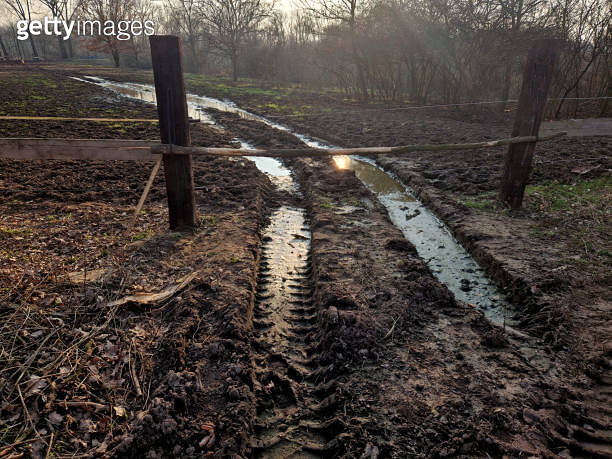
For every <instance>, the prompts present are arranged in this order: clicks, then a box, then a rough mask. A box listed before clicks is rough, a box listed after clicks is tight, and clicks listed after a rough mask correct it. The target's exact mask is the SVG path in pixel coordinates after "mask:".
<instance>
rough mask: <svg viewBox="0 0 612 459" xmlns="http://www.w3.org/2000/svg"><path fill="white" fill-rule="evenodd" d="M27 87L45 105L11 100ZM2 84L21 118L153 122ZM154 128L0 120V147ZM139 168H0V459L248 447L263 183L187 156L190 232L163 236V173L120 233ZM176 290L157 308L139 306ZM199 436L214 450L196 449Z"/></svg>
mask: <svg viewBox="0 0 612 459" xmlns="http://www.w3.org/2000/svg"><path fill="white" fill-rule="evenodd" d="M28 78H32V79H33V80H34V79H36V80H43V81H47V82H50V85H53V86H57V87H51V86H49V89H47V90H46V93H45V99H44V100H43V99H37V98H29V97H26V94H25V93H24V94H21V95H19V88H20V84H21V82H22V81H24V80H26V79H28ZM0 85H2V95H3V103H2V104H0V107H1V109H2V110H3V112H5V113H10V114H15V113H14V111H13V108H12V105H14V103H15V102H16V101H18V100H20V97H22V98H23V97H25V101H26V102H27V104H26V105H27V106H28V113H30V114H41V113H45V114H47V115H51V116H66V115H65V114H63V113H60V112H59V111H55V112H54V111H53V106H52V104H51V103H49V102H48V101H47V99H46V98H49V99H51V100H53V99H55V101H62V100H65V101H66V102H65V104H62V107H64V106H65V107H66V108H67V109H68V110H71V111H73V112H74V114H80V115H85V116H88V117H91V116H93V115H92V113H95V112H96V110H92V112H89V111H88V108H92V109H93V108H96V107H100V108H104V110H105V111H107V113H105V114H104V116H105V117H123V116H127V115H129V116H130V117H138V118H144V117H149V116H152V115H154V113H153V112H154V110H152V109H151V107H150V106H148V105H143V104H140V103H137V102H133V103H132V102H121V103H119V102H118V101H117V100H116V99H115V100H113V98H112V94H109V93H108V92H106V91H103V90H100V89H98V88H94V89H93V90H92V88H91V85H88V84H84V83H78V82H73V81H71V80H67V79H64V78H62V77H58V76H54V75H51V76H49V75H48V74H46V73H42V74H39V73H36V72H21V71H19V72H17V73H7V72H6V71H5V70H4V69H1V70H0ZM35 87H36V88H37V87H38V84H37V85H35ZM73 87H76V89H75V90H74V92H70V91H71V89H70V88H73ZM64 91H67V92H64ZM34 94H36V92H35V91H34ZM64 94H67V95H68V97H67V98H64ZM5 97H6V98H5ZM41 97H42V96H41ZM6 100H8V101H9V102H10V105H11V106H9V107H8V108H7V106H6V105H5V104H4V102H5V101H6ZM39 101H40V106H39V107H38V108H37V104H39ZM17 114H23V112H18V113H17ZM155 129H156V126H154V125H153V126H151V125H146V126H145V127H143V126H142V125H139V126H136V125H134V126H132V125H126V124H119V125H118V126H116V127H114V128H113V127H110V128H109V126H108V125H105V124H101V123H89V122H66V123H55V122H52V123H43V122H22V121H15V122H13V121H2V134H0V135H2V136H31V137H59V136H61V137H93V138H118V137H119V138H145V139H154V138H156V137H157V133H156V131H155ZM119 130H121V132H119ZM194 131H195V132H194ZM192 133H195V135H194V138H198V137H199V138H201V139H204V140H203V141H204V142H205V144H207V145H208V144H210V143H209V142H213V143H214V144H217V145H219V146H223V145H233V144H234V143H233V142H232V140H231V137H229V136H228V135H227V134H225V133H222V132H220V131H219V130H217V129H216V128H213V127H205V126H196V127H194V128H193V129H192ZM152 167H153V164H152V163H146V162H143V163H137V162H128V161H116V162H110V163H109V162H91V161H78V162H77V161H13V160H2V161H1V162H0V207H1V208H2V212H1V217H0V243H1V251H0V256H1V258H2V261H1V263H0V266H1V268H0V315H1V317H2V320H1V323H2V325H1V327H0V342H1V346H0V348H1V349H2V353H1V357H0V361H1V364H0V371H1V372H2V377H1V378H0V380H1V382H0V394H1V399H0V400H1V401H0V424H1V425H2V432H3V435H2V439H1V441H0V453H1V454H2V455H5V454H8V455H9V456H11V455H15V456H19V455H22V454H25V455H26V456H33V457H44V456H45V455H48V454H53V455H72V454H77V455H78V454H81V455H85V456H89V457H93V456H97V457H103V456H106V457H117V456H124V457H126V456H129V457H135V456H140V457H144V456H148V457H170V456H181V457H190V456H191V457H195V456H201V455H202V454H206V453H207V452H209V451H216V453H217V454H218V455H220V456H224V455H229V454H245V453H246V451H248V450H249V443H250V439H251V437H250V432H251V431H252V420H253V419H254V415H255V412H256V404H255V399H254V397H253V395H252V387H253V383H252V381H253V372H252V367H251V358H252V357H251V332H250V330H251V324H250V319H249V313H250V311H251V310H252V301H253V294H254V293H253V292H254V289H255V274H256V271H257V264H258V261H259V250H260V245H261V237H260V230H261V227H262V225H263V224H264V222H265V215H266V214H267V212H268V210H267V209H268V207H267V205H266V204H265V200H266V197H267V196H268V195H269V194H270V193H271V190H272V185H271V184H270V181H269V180H268V179H267V178H266V177H265V176H264V175H262V174H261V173H260V172H258V171H257V169H256V168H255V166H254V165H253V164H252V163H251V162H249V161H247V160H243V159H237V160H227V159H223V158H216V159H199V160H196V161H195V162H194V175H195V186H196V190H197V196H196V202H197V206H198V213H199V215H200V217H201V218H200V223H199V226H198V228H197V229H196V231H194V232H193V233H173V232H168V230H167V218H168V217H167V210H166V203H165V185H164V180H163V174H161V173H160V174H159V175H158V177H157V179H156V180H155V182H154V185H153V188H152V190H151V193H150V194H149V197H148V200H147V202H146V204H145V207H144V209H143V212H142V214H141V215H140V216H139V218H138V220H137V222H136V226H135V227H134V228H133V229H132V230H128V223H129V221H130V219H131V216H132V213H133V209H134V206H135V203H136V202H137V201H138V198H139V196H140V193H141V192H142V189H143V187H144V184H145V183H146V180H147V178H148V175H149V172H150V170H151V168H152ZM184 279H189V281H188V283H187V284H186V285H185V286H184V287H182V288H181V289H180V290H178V291H177V292H176V293H175V294H172V295H170V297H169V298H167V299H164V300H162V301H158V302H154V303H151V304H145V303H141V302H140V301H139V300H138V298H139V295H144V294H145V293H150V294H154V293H157V292H164V291H166V290H167V289H168V288H171V287H173V286H176V285H178V284H179V283H180V282H182V281H183V280H184ZM125 298H127V301H124V302H122V301H119V302H118V304H117V305H115V303H114V302H116V301H117V300H121V299H125ZM130 298H134V299H130ZM15 340H17V341H15ZM236 394H238V395H236ZM209 425H212V426H213V430H214V436H215V440H214V441H213V442H210V441H209V442H206V443H202V440H203V439H204V438H205V437H207V435H209V434H210V432H209V430H206V429H205V428H204V427H207V426H209ZM203 426H204V427H203ZM49 452H50V453H49Z"/></svg>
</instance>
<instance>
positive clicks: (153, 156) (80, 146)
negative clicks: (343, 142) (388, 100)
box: [0, 132, 565, 161]
mask: <svg viewBox="0 0 612 459" xmlns="http://www.w3.org/2000/svg"><path fill="white" fill-rule="evenodd" d="M563 135H565V132H559V133H556V134H552V135H549V136H544V137H536V136H526V137H512V138H509V139H501V140H492V141H487V142H476V143H448V144H415V145H402V146H397V147H360V148H359V147H358V148H329V149H324V148H310V147H308V148H278V149H277V148H275V149H259V148H257V149H256V148H240V149H238V148H209V147H181V146H178V145H160V144H159V142H156V141H150V140H82V139H23V138H19V139H17V138H15V139H11V138H5V139H0V158H11V159H64V160H70V159H82V160H114V161H117V160H131V161H156V160H158V159H159V158H160V155H162V154H178V155H188V154H191V155H213V156H268V157H273V158H294V157H298V156H312V157H318V156H333V155H358V154H364V155H382V154H402V153H409V152H411V151H444V150H473V149H478V148H488V147H496V146H500V145H511V144H517V143H524V142H536V141H545V140H551V139H555V138H557V137H561V136H563Z"/></svg>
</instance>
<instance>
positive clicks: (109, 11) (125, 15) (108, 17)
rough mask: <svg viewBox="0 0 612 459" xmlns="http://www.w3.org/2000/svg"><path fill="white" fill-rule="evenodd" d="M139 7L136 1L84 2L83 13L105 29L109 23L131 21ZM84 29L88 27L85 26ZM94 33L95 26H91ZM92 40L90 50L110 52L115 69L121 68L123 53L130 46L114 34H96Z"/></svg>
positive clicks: (107, 0)
mask: <svg viewBox="0 0 612 459" xmlns="http://www.w3.org/2000/svg"><path fill="white" fill-rule="evenodd" d="M136 7H137V2H136V0H83V2H82V4H81V12H82V13H83V16H84V17H86V18H87V19H89V20H90V21H92V20H93V21H99V23H100V24H102V27H104V24H106V22H107V21H110V22H112V23H113V24H119V23H120V22H121V21H129V20H131V19H132V17H133V16H134V14H133V12H134V11H135V9H136ZM83 27H86V25H85V24H84V25H83ZM91 28H92V31H93V30H94V26H93V25H91ZM92 35H94V36H93V37H92V38H91V41H90V44H89V48H91V49H101V50H102V51H104V52H108V53H109V54H110V55H111V57H112V58H113V62H114V64H115V67H119V65H120V60H121V52H122V51H124V50H126V49H127V48H128V46H129V44H127V43H125V42H124V41H121V40H119V39H118V38H117V36H116V35H114V34H103V33H101V32H100V33H98V34H95V32H94V33H93V34H92Z"/></svg>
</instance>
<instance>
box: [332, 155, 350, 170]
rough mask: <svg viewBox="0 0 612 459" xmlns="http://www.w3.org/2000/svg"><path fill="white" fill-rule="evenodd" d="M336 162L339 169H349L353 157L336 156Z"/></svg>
mask: <svg viewBox="0 0 612 459" xmlns="http://www.w3.org/2000/svg"><path fill="white" fill-rule="evenodd" d="M334 163H336V167H337V168H338V169H348V168H349V166H350V164H351V158H349V157H348V156H345V155H342V156H334Z"/></svg>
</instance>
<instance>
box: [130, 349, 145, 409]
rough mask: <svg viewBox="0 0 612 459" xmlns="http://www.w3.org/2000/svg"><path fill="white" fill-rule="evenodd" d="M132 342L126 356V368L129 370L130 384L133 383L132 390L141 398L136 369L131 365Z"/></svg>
mask: <svg viewBox="0 0 612 459" xmlns="http://www.w3.org/2000/svg"><path fill="white" fill-rule="evenodd" d="M133 342H134V341H133V340H132V341H131V342H130V350H129V354H128V366H129V368H130V374H131V375H132V382H133V383H134V389H136V395H137V396H138V397H142V389H141V388H140V382H139V381H138V375H137V374H136V368H135V366H134V365H132V344H133Z"/></svg>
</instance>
